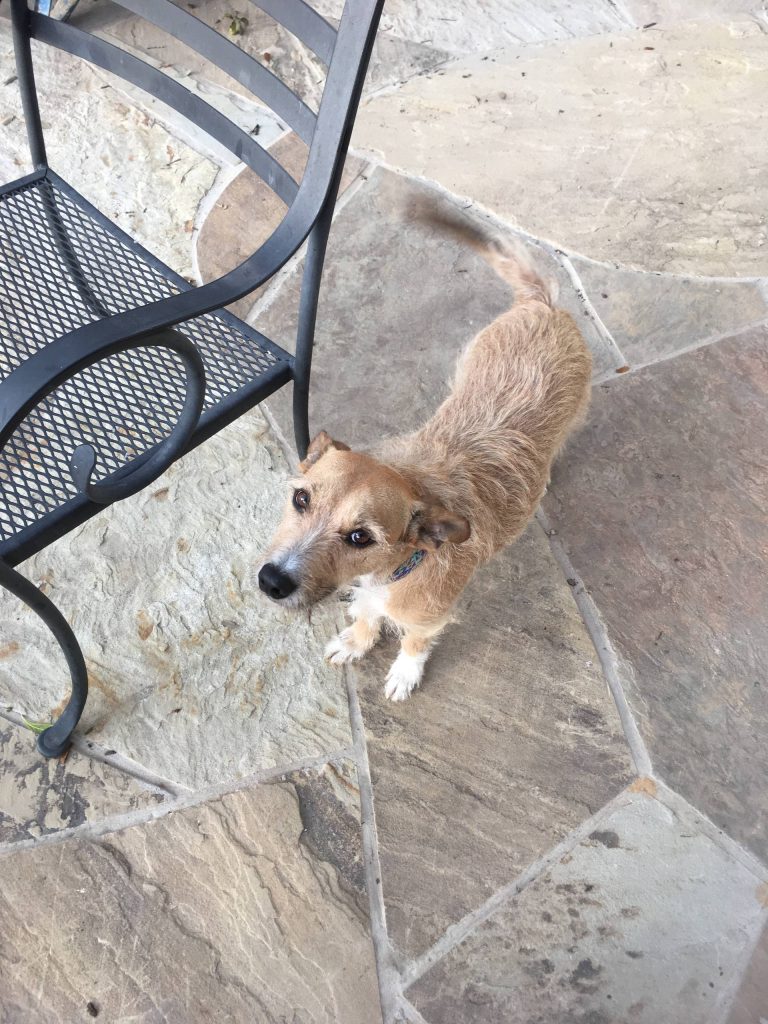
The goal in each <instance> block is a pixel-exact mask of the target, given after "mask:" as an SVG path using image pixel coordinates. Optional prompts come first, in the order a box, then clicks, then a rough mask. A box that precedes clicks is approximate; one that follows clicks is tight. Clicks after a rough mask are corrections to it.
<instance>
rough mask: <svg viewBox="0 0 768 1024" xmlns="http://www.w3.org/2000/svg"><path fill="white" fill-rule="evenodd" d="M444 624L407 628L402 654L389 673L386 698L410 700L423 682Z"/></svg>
mask: <svg viewBox="0 0 768 1024" xmlns="http://www.w3.org/2000/svg"><path fill="white" fill-rule="evenodd" d="M443 625H444V623H440V625H438V626H433V627H424V626H419V627H411V626H406V627H405V631H404V633H403V638H402V640H401V642H400V653H399V654H398V656H397V657H396V658H395V660H394V661H393V662H392V667H391V668H390V670H389V672H388V673H387V685H386V686H385V688H384V694H385V696H387V697H389V699H390V700H408V698H409V697H410V695H411V692H412V691H413V690H414V689H415V688H416V687H417V686H418V685H419V683H420V682H421V677H422V676H423V675H424V666H425V665H426V663H427V658H428V657H429V652H430V651H431V650H432V645H433V644H434V642H435V640H436V639H437V637H438V634H439V633H440V631H441V630H442V629H443Z"/></svg>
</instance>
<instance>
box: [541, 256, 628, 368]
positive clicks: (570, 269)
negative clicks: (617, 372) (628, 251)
mask: <svg viewBox="0 0 768 1024" xmlns="http://www.w3.org/2000/svg"><path fill="white" fill-rule="evenodd" d="M553 253H554V256H555V259H556V260H557V261H558V263H559V264H560V266H561V267H562V268H563V270H564V271H565V272H566V274H567V275H568V278H569V280H570V282H571V284H572V285H573V288H574V291H575V292H576V294H577V295H578V297H579V301H580V302H581V303H582V305H583V306H584V308H585V310H586V311H587V313H588V314H589V317H590V319H591V320H592V322H593V323H594V325H595V327H596V329H597V333H598V334H599V335H600V337H601V338H602V340H603V341H604V342H605V343H606V344H607V345H608V346H609V347H610V348H612V349H613V351H614V352H615V354H616V356H617V357H618V359H619V364H618V365H619V366H626V364H627V360H626V357H625V355H624V353H623V352H622V351H621V349H620V348H619V346H618V345H617V344H616V340H615V338H614V337H613V335H612V334H611V332H610V331H609V330H608V328H607V327H606V326H605V324H604V323H603V320H602V317H601V316H600V314H599V313H598V312H597V310H596V309H595V307H594V305H593V303H592V300H591V299H590V297H589V295H588V294H587V289H586V288H585V286H584V283H583V281H582V280H581V278H580V277H579V274H578V271H577V270H576V267H574V265H573V263H572V262H571V259H570V257H569V256H568V254H567V253H566V252H564V251H563V250H562V249H554V250H553Z"/></svg>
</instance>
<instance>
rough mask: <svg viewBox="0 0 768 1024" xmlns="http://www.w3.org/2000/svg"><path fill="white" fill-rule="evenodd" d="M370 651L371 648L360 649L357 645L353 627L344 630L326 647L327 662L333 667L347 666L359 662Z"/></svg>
mask: <svg viewBox="0 0 768 1024" xmlns="http://www.w3.org/2000/svg"><path fill="white" fill-rule="evenodd" d="M369 650H370V648H369V647H358V646H357V644H355V641H354V636H353V633H352V627H351V626H349V627H348V628H347V629H343V630H342V631H341V632H340V633H339V635H338V636H335V637H334V638H333V640H329V641H328V643H327V644H326V646H325V660H326V661H330V663H331V664H332V665H347V664H348V663H349V662H350V661H359V660H360V658H362V657H363V656H364V655H365V654H367V653H368V651H369Z"/></svg>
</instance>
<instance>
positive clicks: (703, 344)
mask: <svg viewBox="0 0 768 1024" xmlns="http://www.w3.org/2000/svg"><path fill="white" fill-rule="evenodd" d="M756 327H768V317H761V318H760V319H759V320H752V321H750V323H748V324H742V326H741V327H735V328H733V327H732V328H730V329H729V330H727V331H721V332H720V333H719V334H711V335H710V336H709V337H708V338H702V339H701V340H700V341H694V342H692V343H691V344H690V345H685V346H684V347H683V348H678V349H675V351H674V352H669V353H668V354H667V355H664V356H661V357H660V358H659V359H652V360H651V361H650V362H647V363H637V364H636V365H634V366H630V368H629V370H627V371H626V372H625V373H623V374H620V375H618V376H617V375H616V373H614V372H612V371H610V370H609V371H608V372H607V373H605V374H603V375H602V376H601V377H596V378H595V380H594V381H593V382H592V383H593V385H596V384H605V383H606V382H607V381H609V380H618V379H619V377H631V376H632V375H633V374H636V373H638V372H639V371H640V370H647V369H648V368H649V367H651V366H658V365H659V364H660V363H668V362H671V361H672V360H673V359H677V357H678V356H684V355H688V353H689V352H697V351H698V350H699V349H700V348H709V347H710V346H711V345H716V344H717V343H718V342H720V341H725V340H726V339H727V338H739V337H740V336H741V335H742V334H746V333H747V332H749V331H753V330H755V328H756Z"/></svg>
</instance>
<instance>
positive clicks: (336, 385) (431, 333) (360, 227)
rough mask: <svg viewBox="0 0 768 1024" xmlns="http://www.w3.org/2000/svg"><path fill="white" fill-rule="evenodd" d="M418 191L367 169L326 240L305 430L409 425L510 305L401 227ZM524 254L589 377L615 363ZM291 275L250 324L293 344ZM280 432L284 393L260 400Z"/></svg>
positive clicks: (359, 435) (475, 274) (547, 265)
mask: <svg viewBox="0 0 768 1024" xmlns="http://www.w3.org/2000/svg"><path fill="white" fill-rule="evenodd" d="M422 188H423V186H421V185H419V183H417V182H414V181H411V180H409V179H407V178H403V177H401V176H399V175H396V174H391V173H390V172H388V171H384V170H377V171H375V172H374V174H373V175H372V176H371V178H370V181H369V182H367V183H366V184H365V185H364V186H363V187H362V188H361V189H359V191H358V192H357V193H356V194H355V195H354V196H353V197H352V198H351V199H350V200H349V202H348V203H347V204H346V206H345V207H344V209H343V210H342V211H340V212H339V214H338V215H337V217H336V220H335V221H334V225H333V229H332V231H331V237H330V242H329V247H328V256H327V259H326V269H325V274H324V278H323V285H322V289H321V293H320V305H319V312H318V321H317V333H316V336H315V350H314V357H313V364H312V388H311V399H310V419H311V423H312V425H313V429H314V430H315V431H317V430H319V429H321V428H323V429H327V430H329V431H330V432H331V433H333V432H334V431H336V432H338V431H340V430H341V431H342V432H346V435H347V436H346V440H347V441H348V442H350V443H358V444H359V443H371V442H373V441H377V440H378V439H379V438H381V437H382V436H383V435H386V434H393V433H397V432H401V431H402V432H405V431H408V430H412V429H414V428H415V427H417V426H419V425H420V424H421V423H422V422H423V420H424V419H425V418H426V417H427V416H428V415H429V414H430V413H431V412H433V411H434V409H436V408H437V406H438V405H439V403H440V401H441V400H442V398H443V397H444V395H445V393H446V390H447V384H448V381H449V380H450V378H451V377H452V375H453V369H454V365H455V362H456V359H457V357H458V355H459V353H460V352H461V350H462V348H463V347H464V345H465V344H466V343H467V342H468V341H469V340H470V339H471V338H472V337H473V336H474V335H475V334H476V333H477V332H478V331H479V330H480V329H481V328H482V327H485V326H486V325H487V324H489V323H490V322H491V321H492V320H493V319H494V318H495V317H497V316H498V315H499V314H501V313H502V312H504V311H505V310H506V309H508V308H509V306H510V303H511V301H512V292H511V291H510V289H509V288H508V286H507V285H506V284H505V283H504V282H502V281H501V280H500V279H499V278H498V277H497V276H496V274H495V273H494V272H493V271H492V270H491V269H490V267H489V266H488V265H487V264H486V263H485V262H484V261H483V260H482V259H481V258H480V257H479V256H477V255H476V254H475V253H474V252H472V251H470V250H469V249H467V248H466V247H463V246H461V245H459V244H457V243H456V242H454V241H453V240H451V239H447V238H445V237H443V236H442V235H439V234H438V233H437V232H436V231H435V230H434V229H432V228H430V227H428V226H426V225H424V224H420V223H413V222H407V220H406V218H405V211H406V210H407V208H408V205H409V204H410V203H411V202H412V201H413V200H414V198H416V197H417V196H419V195H421V194H422V192H421V189H422ZM533 255H534V258H535V259H536V261H537V263H538V264H539V265H540V266H541V267H542V269H543V270H544V271H545V272H546V273H548V274H550V275H552V276H554V277H555V278H556V279H557V280H558V282H559V284H560V299H559V303H560V305H561V306H563V308H565V309H567V310H568V311H569V312H571V313H572V315H573V316H574V317H575V319H576V322H577V324H578V326H579V327H580V329H581V330H582V331H583V333H584V336H585V338H586V339H587V342H588V343H589V345H590V347H591V349H592V352H593V355H594V360H595V372H596V373H597V374H600V373H604V372H607V371H609V370H610V369H611V368H614V367H616V366H620V365H621V357H620V354H619V353H618V352H617V351H616V350H615V348H614V347H613V346H612V345H609V344H607V343H606V342H605V341H604V340H603V338H602V337H601V335H600V334H598V332H597V330H596V329H595V325H594V323H593V321H592V320H590V318H589V316H588V315H587V314H586V312H585V310H584V307H583V305H582V303H581V300H580V299H579V297H578V295H577V294H576V291H575V289H574V288H573V286H572V284H571V282H570V278H569V277H568V275H567V274H566V272H565V270H564V269H563V267H562V266H560V265H559V264H557V263H556V262H555V261H554V259H553V258H552V257H551V256H547V254H546V253H544V252H543V251H542V250H540V249H539V248H538V247H534V253H533ZM299 283H300V278H299V276H298V274H296V275H294V276H293V277H292V278H290V279H288V280H287V281H286V282H285V283H284V284H283V285H282V286H281V289H280V293H279V294H278V295H277V296H276V297H275V298H274V299H273V301H272V302H271V304H270V305H269V307H268V308H267V309H266V310H265V312H264V313H262V314H259V315H258V316H257V318H256V320H255V323H256V326H257V327H258V328H259V329H260V330H263V331H264V333H266V334H267V335H268V336H269V337H271V338H274V340H275V341H277V342H278V343H279V344H280V345H283V346H284V347H285V348H287V349H288V351H293V348H294V339H295V332H296V311H297V308H298V294H299ZM269 406H270V409H272V410H273V411H274V412H275V414H276V415H277V417H278V419H279V421H280V423H281V425H282V427H283V429H284V430H285V431H286V432H287V434H288V436H292V434H291V414H290V403H289V399H288V395H287V392H286V393H284V394H281V395H278V396H277V397H276V399H272V400H270V402H269Z"/></svg>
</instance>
